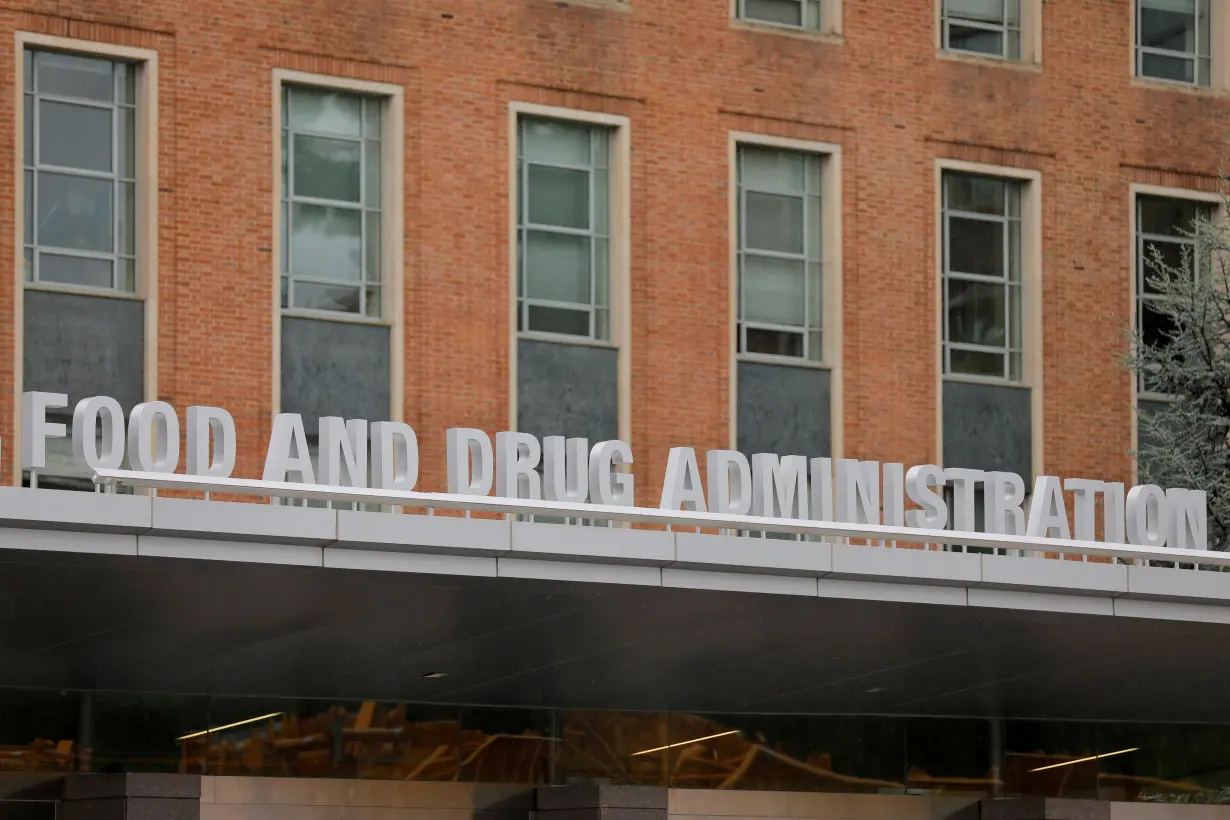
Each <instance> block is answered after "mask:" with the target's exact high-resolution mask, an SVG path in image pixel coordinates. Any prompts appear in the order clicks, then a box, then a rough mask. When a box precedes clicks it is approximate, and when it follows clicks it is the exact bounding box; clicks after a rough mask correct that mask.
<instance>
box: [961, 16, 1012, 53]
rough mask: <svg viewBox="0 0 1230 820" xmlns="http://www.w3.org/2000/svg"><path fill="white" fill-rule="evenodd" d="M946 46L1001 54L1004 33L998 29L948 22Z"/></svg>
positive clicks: (1002, 51) (975, 51)
mask: <svg viewBox="0 0 1230 820" xmlns="http://www.w3.org/2000/svg"><path fill="white" fill-rule="evenodd" d="M948 47H949V48H953V49H957V50H959V51H972V52H974V53H976V54H991V55H994V56H997V57H999V56H1003V53H1004V35H1003V32H999V31H988V30H986V29H982V28H970V27H968V26H962V25H958V24H956V23H949V24H948Z"/></svg>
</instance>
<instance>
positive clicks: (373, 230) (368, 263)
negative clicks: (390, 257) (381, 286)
mask: <svg viewBox="0 0 1230 820" xmlns="http://www.w3.org/2000/svg"><path fill="white" fill-rule="evenodd" d="M365 218H366V220H367V234H366V236H365V237H364V241H366V242H367V257H366V258H365V259H364V267H365V269H366V273H367V281H369V282H379V281H380V270H381V267H380V214H378V213H374V212H370V211H369V212H368V213H367V216H366V217H365Z"/></svg>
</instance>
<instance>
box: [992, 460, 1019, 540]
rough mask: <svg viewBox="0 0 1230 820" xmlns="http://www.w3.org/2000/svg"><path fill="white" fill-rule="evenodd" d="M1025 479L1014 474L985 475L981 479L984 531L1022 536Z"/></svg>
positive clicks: (997, 473)
mask: <svg viewBox="0 0 1230 820" xmlns="http://www.w3.org/2000/svg"><path fill="white" fill-rule="evenodd" d="M1024 500H1025V479H1023V478H1021V477H1020V476H1019V475H1017V474H1016V473H1000V472H994V473H987V474H986V476H985V477H983V479H982V501H983V509H984V510H985V511H986V516H985V517H986V522H985V523H986V527H985V529H986V531H987V532H991V533H998V534H1000V535H1024V533H1025V511H1024V510H1022V509H1021V502H1023V501H1024Z"/></svg>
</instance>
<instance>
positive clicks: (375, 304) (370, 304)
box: [364, 285, 380, 319]
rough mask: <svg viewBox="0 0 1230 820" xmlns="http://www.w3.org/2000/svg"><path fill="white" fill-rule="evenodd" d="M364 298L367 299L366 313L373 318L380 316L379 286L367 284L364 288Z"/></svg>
mask: <svg viewBox="0 0 1230 820" xmlns="http://www.w3.org/2000/svg"><path fill="white" fill-rule="evenodd" d="M364 291H365V294H366V295H365V296H364V298H365V299H366V300H367V304H366V305H365V308H366V312H367V315H368V316H370V317H372V318H373V319H379V318H380V288H377V287H373V286H371V285H368V286H367V287H366V288H365V289H364Z"/></svg>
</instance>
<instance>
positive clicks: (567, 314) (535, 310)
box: [529, 305, 589, 336]
mask: <svg viewBox="0 0 1230 820" xmlns="http://www.w3.org/2000/svg"><path fill="white" fill-rule="evenodd" d="M529 313H530V317H529V329H530V330H533V331H537V332H539V333H566V334H567V335H569V336H588V335H589V312H588V311H582V310H568V309H567V308H553V307H541V306H539V305H530V306H529Z"/></svg>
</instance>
